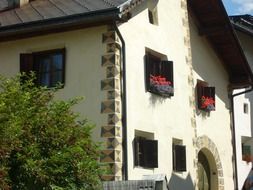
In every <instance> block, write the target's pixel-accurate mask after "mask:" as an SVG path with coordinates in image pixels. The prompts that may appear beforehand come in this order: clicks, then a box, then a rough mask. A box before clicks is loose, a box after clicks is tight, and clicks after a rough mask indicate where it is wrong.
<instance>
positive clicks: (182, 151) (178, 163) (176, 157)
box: [172, 144, 187, 172]
mask: <svg viewBox="0 0 253 190" xmlns="http://www.w3.org/2000/svg"><path fill="white" fill-rule="evenodd" d="M172 150H173V153H172V155H173V158H172V160H173V171H175V172H185V171H187V166H186V146H184V145H178V144H173V145H172Z"/></svg>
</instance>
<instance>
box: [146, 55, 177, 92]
mask: <svg viewBox="0 0 253 190" xmlns="http://www.w3.org/2000/svg"><path fill="white" fill-rule="evenodd" d="M146 88H147V91H149V92H151V93H154V94H157V95H160V96H164V97H170V96H173V95H174V87H173V62H172V61H164V60H161V58H160V57H158V56H154V55H153V54H151V53H149V52H148V53H147V54H146Z"/></svg>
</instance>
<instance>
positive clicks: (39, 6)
mask: <svg viewBox="0 0 253 190" xmlns="http://www.w3.org/2000/svg"><path fill="white" fill-rule="evenodd" d="M126 1H127V0H90V1H87V0H36V1H31V2H30V3H28V4H26V5H24V6H22V7H20V8H16V9H12V10H8V11H4V12H2V13H0V23H1V26H9V25H14V24H20V23H27V22H32V21H38V20H46V19H52V18H57V17H64V16H70V15H74V14H82V13H87V12H93V11H98V10H105V9H110V8H116V7H118V6H120V5H121V4H122V3H125V2H126ZM0 2H1V4H3V6H4V5H5V4H6V3H5V2H6V0H0ZM1 4H0V5H1Z"/></svg>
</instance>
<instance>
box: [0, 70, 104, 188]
mask: <svg viewBox="0 0 253 190" xmlns="http://www.w3.org/2000/svg"><path fill="white" fill-rule="evenodd" d="M23 78H24V76H23V75H22V76H21V75H19V76H16V77H13V78H5V77H0V189H3V190H8V189H13V190H27V189H28V190H29V189H36V190H40V189H41V190H42V189H43V190H51V189H52V190H53V189H55V190H63V189H68V190H72V189H73V190H74V189H85V190H93V189H96V190H97V189H99V188H98V184H100V183H99V181H100V178H99V176H100V174H102V172H103V171H102V169H101V167H100V166H99V164H98V161H97V158H98V157H99V156H98V152H99V151H98V150H99V146H98V145H97V144H95V143H94V142H92V140H91V137H90V133H91V129H92V127H93V126H92V125H91V124H89V123H88V122H87V120H83V121H81V122H80V121H79V122H77V119H78V115H77V114H75V113H74V112H73V111H71V108H72V106H73V105H75V104H76V103H78V99H74V100H69V101H60V100H58V101H56V100H54V94H55V91H57V90H56V89H54V90H52V89H50V90H48V89H46V88H44V87H38V86H36V85H34V83H33V82H32V81H33V77H31V78H30V77H28V78H30V79H28V80H22V79H23ZM26 78H27V77H26ZM20 81H22V82H20Z"/></svg>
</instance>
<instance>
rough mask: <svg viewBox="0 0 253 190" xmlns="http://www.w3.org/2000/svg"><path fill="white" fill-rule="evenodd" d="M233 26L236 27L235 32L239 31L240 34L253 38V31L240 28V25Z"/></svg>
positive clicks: (234, 24)
mask: <svg viewBox="0 0 253 190" xmlns="http://www.w3.org/2000/svg"><path fill="white" fill-rule="evenodd" d="M232 25H233V27H234V29H235V30H238V31H240V32H243V33H245V34H248V35H250V36H253V32H252V31H249V30H247V29H245V28H244V27H242V26H240V25H238V24H236V23H233V22H232Z"/></svg>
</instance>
